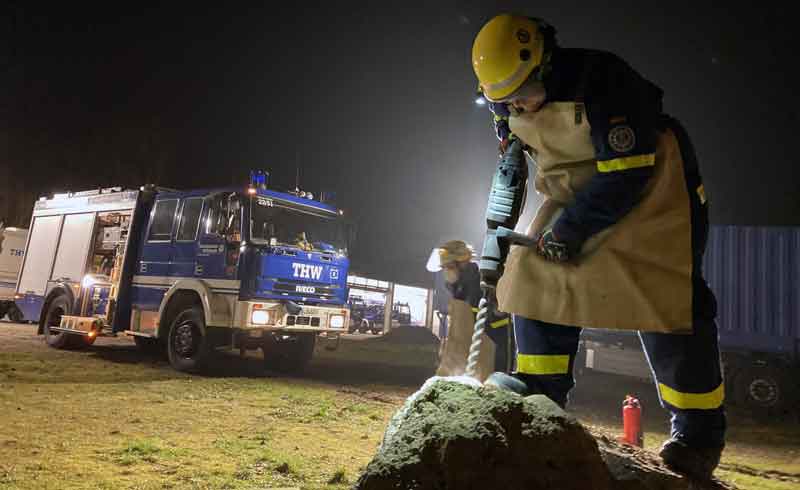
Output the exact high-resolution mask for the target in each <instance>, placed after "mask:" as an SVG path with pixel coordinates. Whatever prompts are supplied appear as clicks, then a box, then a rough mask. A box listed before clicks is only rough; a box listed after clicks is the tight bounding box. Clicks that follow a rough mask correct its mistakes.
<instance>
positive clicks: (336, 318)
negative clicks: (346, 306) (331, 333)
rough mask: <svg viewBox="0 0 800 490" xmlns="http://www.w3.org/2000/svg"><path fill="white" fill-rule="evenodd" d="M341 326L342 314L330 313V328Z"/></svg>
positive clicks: (342, 321) (342, 324)
mask: <svg viewBox="0 0 800 490" xmlns="http://www.w3.org/2000/svg"><path fill="white" fill-rule="evenodd" d="M342 327H344V316H343V315H331V328H342Z"/></svg>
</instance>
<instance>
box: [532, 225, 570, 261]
mask: <svg viewBox="0 0 800 490" xmlns="http://www.w3.org/2000/svg"><path fill="white" fill-rule="evenodd" d="M536 252H537V253H538V254H539V255H541V256H542V257H544V259H545V260H549V261H550V262H567V261H568V260H569V259H570V258H571V256H570V252H569V247H567V244H566V243H564V242H562V241H559V240H558V238H557V237H556V235H555V233H553V230H547V231H545V232H544V233H542V234H541V235H539V240H538V242H537V244H536Z"/></svg>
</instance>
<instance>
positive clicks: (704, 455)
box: [658, 438, 723, 480]
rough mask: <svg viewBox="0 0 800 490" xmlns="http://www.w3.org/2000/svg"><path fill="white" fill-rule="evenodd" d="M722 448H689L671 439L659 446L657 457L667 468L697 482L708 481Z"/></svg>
mask: <svg viewBox="0 0 800 490" xmlns="http://www.w3.org/2000/svg"><path fill="white" fill-rule="evenodd" d="M722 449H723V446H720V447H705V448H695V447H691V446H689V445H688V444H686V443H685V442H683V441H681V440H679V439H675V438H671V439H667V441H665V442H664V444H663V445H662V446H661V451H659V453H658V455H659V456H661V459H662V460H663V461H664V464H665V465H667V468H669V469H671V470H672V471H674V472H676V473H681V474H683V475H686V476H688V477H690V478H694V479H698V480H710V479H711V475H712V474H713V473H714V470H715V469H716V468H717V465H719V460H720V457H721V456H722Z"/></svg>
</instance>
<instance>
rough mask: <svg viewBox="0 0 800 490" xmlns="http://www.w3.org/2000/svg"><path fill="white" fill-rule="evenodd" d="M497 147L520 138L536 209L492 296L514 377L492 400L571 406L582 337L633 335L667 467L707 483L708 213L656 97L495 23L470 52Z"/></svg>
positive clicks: (543, 26)
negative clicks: (658, 416)
mask: <svg viewBox="0 0 800 490" xmlns="http://www.w3.org/2000/svg"><path fill="white" fill-rule="evenodd" d="M472 62H473V68H474V70H475V74H476V75H477V77H478V80H479V83H480V86H481V88H482V91H483V94H484V96H485V97H486V99H487V100H488V101H489V102H490V103H489V108H490V109H491V111H492V112H493V114H494V116H495V128H496V132H497V136H498V138H499V139H500V140H501V145H502V144H503V142H506V143H507V142H508V141H509V140H511V139H514V138H519V139H520V140H521V141H522V142H523V143H524V144H525V149H526V152H527V153H528V155H529V156H530V157H531V159H532V160H533V161H534V163H535V165H536V175H535V180H534V185H535V187H536V189H537V191H538V192H539V193H540V194H541V195H542V196H543V198H544V200H543V203H542V205H541V206H540V208H539V210H538V211H537V213H536V216H535V218H534V219H533V221H532V222H531V224H530V226H529V227H528V230H527V233H528V234H529V235H530V236H531V237H534V238H537V239H538V245H537V247H535V248H534V249H531V248H525V247H516V246H515V247H512V249H511V251H510V253H509V256H508V259H507V262H506V265H505V273H504V274H503V277H502V278H501V279H500V281H499V283H498V288H497V298H498V307H499V309H500V310H502V311H505V312H508V313H511V314H513V323H514V334H515V338H516V343H517V359H516V370H515V372H514V373H513V375H505V374H495V375H492V377H491V378H490V379H489V380H488V381H487V384H488V385H490V386H495V387H499V388H505V389H510V390H512V391H516V392H518V393H521V394H531V393H542V394H545V395H547V396H548V397H550V398H551V399H552V400H554V401H555V402H557V403H559V404H560V405H562V406H564V405H565V404H566V402H567V396H568V393H569V391H570V390H571V389H572V387H573V386H574V380H573V377H572V369H573V362H574V360H575V354H576V352H577V349H578V343H579V336H580V332H581V328H610V329H623V330H638V331H639V336H640V338H641V341H642V345H643V347H644V350H645V353H646V354H647V359H648V362H649V363H650V367H651V369H652V371H653V374H654V378H655V380H656V387H657V389H658V393H659V398H660V401H661V404H662V406H663V407H664V408H666V409H667V410H669V411H670V412H671V413H672V433H671V438H670V439H669V440H668V441H666V442H665V444H664V445H663V446H662V450H661V453H660V454H661V457H662V458H663V460H664V462H665V463H666V464H667V465H668V466H670V467H671V468H673V469H675V470H676V471H679V472H683V473H686V474H689V475H692V476H695V477H710V476H711V473H712V472H713V470H714V468H715V467H716V466H717V464H718V463H719V458H720V455H721V452H722V449H723V447H724V434H725V428H726V421H725V414H724V409H723V397H724V386H723V380H722V373H721V370H720V358H719V349H718V346H717V327H716V324H715V317H716V302H715V298H714V296H713V294H712V293H711V291H710V289H709V288H708V286H707V284H706V282H705V280H704V279H703V275H702V258H703V253H704V250H705V244H706V236H707V232H708V207H707V203H706V198H705V194H704V191H703V185H702V181H701V178H700V173H699V169H698V163H697V160H696V157H695V154H694V149H693V147H692V144H691V142H690V140H689V137H688V135H687V133H686V131H685V130H684V129H683V127H682V126H681V124H680V123H679V122H678V121H676V120H675V119H673V118H671V117H669V116H667V115H665V114H664V113H663V111H662V91H661V89H660V88H659V87H657V86H656V85H654V84H653V83H651V82H650V81H648V80H646V79H645V78H643V77H642V76H641V75H639V73H637V72H636V71H635V70H633V69H632V68H631V67H630V66H629V65H628V64H627V63H625V62H624V61H623V60H621V59H620V58H618V57H617V56H615V55H613V54H610V53H606V52H601V51H595V50H587V49H566V48H561V47H559V46H558V45H557V43H556V37H555V29H553V27H552V26H550V25H548V24H547V23H545V22H544V21H542V20H540V19H536V18H528V17H522V16H514V15H500V16H498V17H495V18H493V19H491V20H490V21H489V22H488V23H487V24H486V25H485V26H484V27H483V28H482V29H481V31H480V32H479V33H478V35H477V37H476V38H475V42H474V45H473V50H472Z"/></svg>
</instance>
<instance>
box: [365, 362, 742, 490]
mask: <svg viewBox="0 0 800 490" xmlns="http://www.w3.org/2000/svg"><path fill="white" fill-rule="evenodd" d="M598 443H599V446H598ZM355 488H356V489H357V490H401V489H402V490H478V489H481V490H494V489H498V490H499V489H514V490H539V489H559V490H572V489H575V490H578V489H580V490H610V489H614V490H688V489H696V490H705V489H729V488H732V487H730V486H726V485H724V484H722V483H720V482H705V483H697V482H691V481H689V480H686V479H685V478H684V477H682V476H680V475H676V474H675V473H672V472H670V471H669V470H667V469H666V468H664V467H663V465H661V463H660V461H658V459H657V458H656V457H655V456H654V455H652V454H651V453H649V452H647V451H640V450H635V449H632V448H630V447H626V446H620V445H619V444H617V443H616V442H615V441H614V440H613V439H612V438H611V437H608V436H607V435H603V434H600V433H595V434H592V433H590V432H589V431H588V430H587V429H585V428H584V427H583V426H582V425H581V424H580V423H579V422H578V421H577V420H576V419H575V418H574V417H572V416H570V415H568V414H567V413H565V412H564V411H563V410H562V409H561V408H559V407H558V406H557V405H556V404H555V403H553V402H552V401H550V400H549V399H548V398H546V397H544V396H541V395H534V396H530V397H527V398H522V397H520V396H517V395H515V394H512V393H508V392H505V391H498V390H494V389H491V388H484V387H482V386H481V384H480V383H479V382H477V381H476V380H474V379H472V378H466V377H445V378H442V377H434V378H431V379H430V380H428V381H427V382H426V383H425V385H423V387H422V388H421V389H420V390H419V391H417V392H416V393H415V394H414V395H412V396H411V397H409V399H408V400H406V402H405V404H404V405H403V407H402V408H401V409H400V410H399V411H398V412H397V413H396V414H395V415H394V416H393V417H392V419H391V421H390V422H389V426H388V427H387V429H386V433H385V434H384V438H383V441H382V442H381V445H380V447H379V448H378V451H377V454H376V455H375V457H374V458H373V460H372V461H371V462H370V463H369V465H368V466H367V468H366V470H365V472H364V474H363V475H362V476H361V478H359V480H358V482H357V483H356V486H355Z"/></svg>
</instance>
